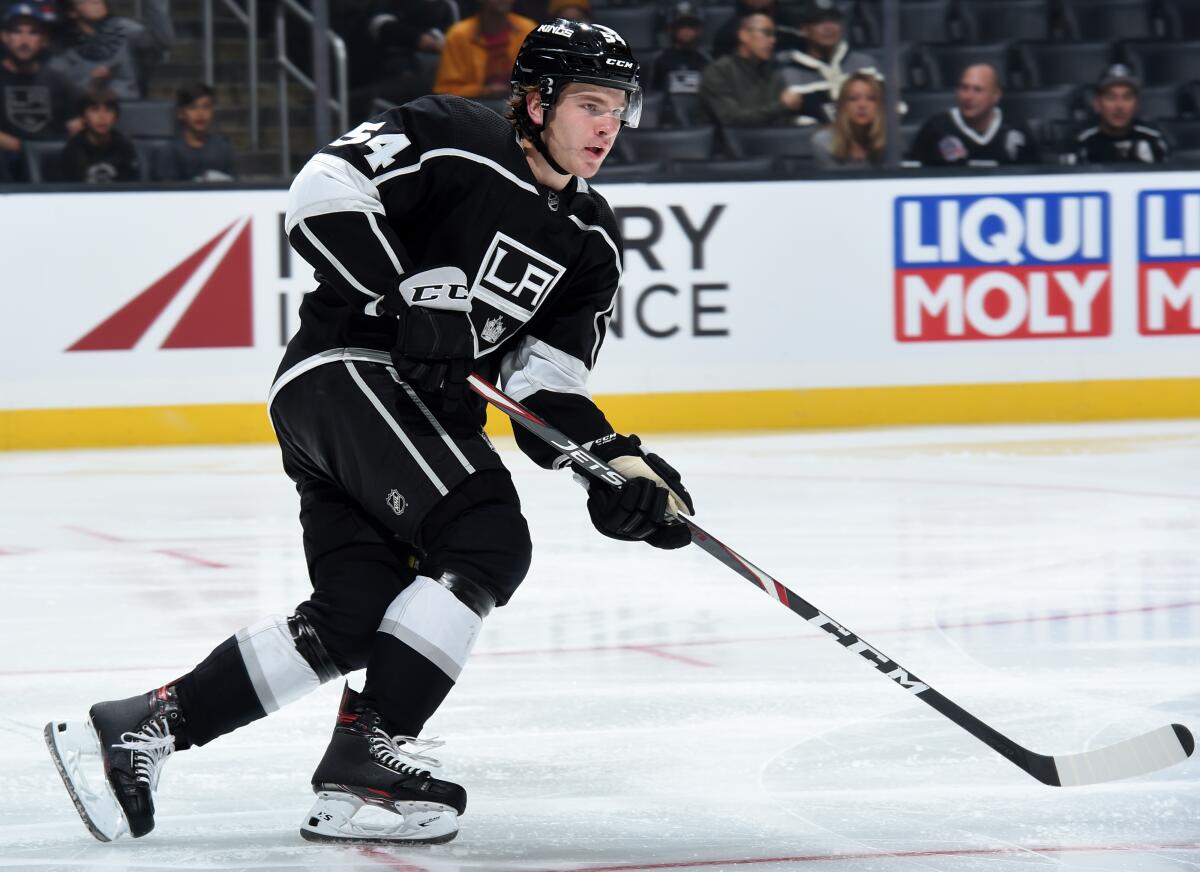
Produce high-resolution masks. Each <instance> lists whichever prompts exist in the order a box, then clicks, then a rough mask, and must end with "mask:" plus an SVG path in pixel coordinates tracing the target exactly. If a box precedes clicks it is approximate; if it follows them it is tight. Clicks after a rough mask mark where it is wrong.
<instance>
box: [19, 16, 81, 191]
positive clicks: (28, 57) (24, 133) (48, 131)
mask: <svg viewBox="0 0 1200 872" xmlns="http://www.w3.org/2000/svg"><path fill="white" fill-rule="evenodd" d="M47 23H48V22H47V17H46V13H45V11H44V10H43V8H42V7H41V6H40V5H38V4H34V3H12V4H9V6H8V7H7V9H6V10H5V14H4V29H3V32H2V33H0V39H2V40H3V42H4V48H5V57H4V60H2V61H0V157H2V159H3V160H4V162H5V164H6V167H7V169H8V170H9V173H10V175H12V177H13V178H15V179H23V178H24V177H25V172H24V165H23V163H22V161H21V151H22V147H23V145H24V143H25V142H26V141H28V140H44V139H66V137H67V135H68V134H70V133H75V132H76V131H78V130H79V128H80V126H81V122H80V121H79V119H78V118H72V117H71V116H72V108H73V107H74V104H75V95H74V92H73V90H72V88H71V86H70V84H69V83H68V82H67V80H66V79H64V78H63V77H62V76H60V75H58V74H57V73H53V72H51V71H50V70H48V69H46V68H45V66H44V65H43V64H42V53H43V52H44V50H45V48H46V44H47V41H48V39H49V34H48V33H47Z"/></svg>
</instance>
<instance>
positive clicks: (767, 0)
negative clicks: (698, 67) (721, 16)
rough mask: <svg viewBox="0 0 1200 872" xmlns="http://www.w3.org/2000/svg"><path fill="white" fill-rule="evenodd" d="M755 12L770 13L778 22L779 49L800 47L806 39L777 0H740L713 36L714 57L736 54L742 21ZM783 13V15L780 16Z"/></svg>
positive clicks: (777, 41)
mask: <svg viewBox="0 0 1200 872" xmlns="http://www.w3.org/2000/svg"><path fill="white" fill-rule="evenodd" d="M755 12H758V13H762V14H763V15H769V16H770V17H771V20H772V21H774V22H775V24H776V33H775V48H776V49H777V50H778V51H791V50H792V49H796V48H800V47H801V46H802V45H803V44H804V41H803V39H802V37H801V35H800V31H799V29H797V28H796V27H793V26H792V20H791V18H790V17H789V16H788V15H786V14H782V13H781V12H780V9H779V5H778V3H776V2H775V0H738V2H737V6H736V7H735V8H734V10H733V15H732V16H731V17H730V18H729V19H728V20H727V21H725V22H724V23H723V24H722V25H721V26H720V27H718V28H717V32H716V34H715V35H714V36H713V52H712V54H713V57H714V58H721V57H725V56H726V55H731V54H734V53H735V52H736V51H737V47H738V30H739V29H740V28H741V21H742V19H743V18H745V17H746V16H747V15H751V14H753V13H755ZM781 14H782V17H780V16H781Z"/></svg>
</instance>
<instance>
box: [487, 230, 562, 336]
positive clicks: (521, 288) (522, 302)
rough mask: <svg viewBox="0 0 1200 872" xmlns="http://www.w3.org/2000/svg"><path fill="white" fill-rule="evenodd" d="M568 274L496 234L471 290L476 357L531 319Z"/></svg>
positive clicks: (542, 255)
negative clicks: (559, 281)
mask: <svg viewBox="0 0 1200 872" xmlns="http://www.w3.org/2000/svg"><path fill="white" fill-rule="evenodd" d="M566 271H567V268H566V267H564V266H563V265H562V264H560V263H556V262H555V261H553V260H551V259H550V258H549V257H547V256H546V255H544V254H542V253H541V252H538V251H534V250H533V249H532V248H530V247H529V246H527V245H524V244H522V243H520V242H518V241H517V240H515V239H513V238H512V237H511V236H508V235H507V234H505V233H500V232H497V233H496V235H495V236H493V237H492V242H491V244H490V245H489V246H488V249H487V253H486V254H485V255H484V256H483V260H482V261H481V262H480V264H479V272H477V273H476V274H475V282H474V284H473V285H472V287H471V322H472V324H473V325H474V327H475V356H476V357H478V356H480V355H483V354H487V353H488V352H490V351H492V350H494V349H495V348H496V346H497V345H499V344H500V343H501V342H503V341H504V340H505V339H506V338H507V337H508V336H510V335H512V333H514V332H515V331H516V329H517V328H518V327H520V325H522V324H524V323H525V322H526V321H528V320H529V319H530V318H532V317H533V313H534V312H536V311H537V310H538V307H539V306H541V305H542V303H544V302H545V301H546V299H547V298H548V297H549V296H550V292H551V291H552V290H553V289H554V286H555V285H556V284H558V280H559V279H561V278H562V276H563V273H565V272H566Z"/></svg>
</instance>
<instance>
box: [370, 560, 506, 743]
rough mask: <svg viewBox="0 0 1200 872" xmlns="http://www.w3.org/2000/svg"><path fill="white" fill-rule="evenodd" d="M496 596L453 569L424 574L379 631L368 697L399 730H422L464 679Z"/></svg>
mask: <svg viewBox="0 0 1200 872" xmlns="http://www.w3.org/2000/svg"><path fill="white" fill-rule="evenodd" d="M494 602H495V600H494V599H493V598H492V596H491V594H489V593H488V592H487V591H486V590H485V589H484V588H483V587H481V586H480V585H478V584H475V583H474V582H472V581H470V580H468V579H465V578H463V577H462V576H459V575H455V574H453V573H449V572H447V573H444V574H443V575H442V576H441V577H440V578H438V579H433V578H429V577H428V576H418V577H417V579H416V581H414V582H413V583H412V584H411V585H409V586H408V587H407V588H405V589H404V591H402V592H401V593H400V595H399V596H397V597H396V598H395V599H394V600H393V601H392V604H391V605H390V606H388V610H387V613H386V614H385V615H384V617H383V622H382V623H381V624H380V625H379V632H378V633H376V634H375V642H374V646H373V648H372V649H371V659H370V662H369V663H368V664H367V681H366V686H365V687H364V688H363V694H362V695H363V698H364V699H365V700H366V701H367V702H368V703H369V704H370V705H371V706H372V707H374V708H375V710H376V711H378V712H379V713H380V714H381V715H382V716H383V717H384V718H385V719H386V720H387V721H388V722H389V723H390V726H391V728H392V729H395V730H396V731H397V733H398V734H400V735H406V736H417V735H420V732H421V730H422V728H423V727H424V726H425V721H427V720H428V719H429V717H430V716H431V715H432V714H433V713H434V712H435V711H437V708H438V706H440V705H441V704H442V701H443V700H445V698H446V695H447V694H449V693H450V689H451V688H452V687H454V682H455V681H457V680H458V676H459V674H460V673H461V672H462V669H463V666H464V665H465V664H466V662H467V658H468V657H469V656H470V654H471V649H472V648H474V647H475V640H476V639H477V638H478V637H479V630H480V628H481V627H482V625H483V618H484V616H485V615H487V614H488V612H490V611H491V609H492V606H493V604H494Z"/></svg>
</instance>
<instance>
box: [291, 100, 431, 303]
mask: <svg viewBox="0 0 1200 872" xmlns="http://www.w3.org/2000/svg"><path fill="white" fill-rule="evenodd" d="M453 138H454V129H453V125H452V124H451V121H450V115H449V113H448V111H447V110H446V107H445V106H444V105H442V104H441V103H440V102H438V100H436V99H431V98H423V99H421V100H416V101H414V102H412V103H409V104H407V105H405V106H402V107H399V108H396V109H390V110H388V111H387V112H384V113H383V114H381V115H377V116H376V117H375V118H373V119H372V120H370V121H366V122H363V123H362V124H360V125H359V126H358V127H356V128H354V129H353V130H351V131H349V132H347V133H346V134H345V135H343V136H341V137H340V138H338V139H336V140H334V141H333V142H331V143H330V144H329V145H327V146H325V147H324V148H323V149H321V150H320V151H319V152H317V154H315V155H313V157H312V158H311V159H310V160H309V162H308V163H307V164H305V165H304V168H303V169H302V170H301V171H300V173H299V174H298V175H297V176H296V178H295V180H294V181H293V182H292V186H291V189H290V190H289V191H288V206H287V215H286V219H285V227H286V229H287V234H288V239H289V241H290V242H291V244H292V247H293V248H295V249H296V251H297V252H298V253H299V254H300V255H301V256H302V257H303V258H304V259H305V260H307V261H308V262H309V263H310V264H312V266H313V267H314V269H316V271H317V276H318V278H319V279H320V280H321V281H323V282H325V283H327V284H329V285H331V286H332V287H334V288H335V289H336V290H337V291H338V292H339V294H340V295H341V296H342V297H343V298H344V299H345V300H346V302H347V303H348V304H350V305H351V306H352V307H354V308H356V309H359V310H361V311H363V312H366V313H367V314H372V315H373V314H377V310H378V303H379V300H380V299H381V298H382V297H383V296H384V295H385V294H389V292H391V293H392V294H395V295H396V297H397V298H398V297H399V295H398V293H397V291H396V289H397V288H398V287H399V283H400V277H401V276H402V275H404V274H405V273H406V272H408V271H409V270H411V269H412V266H413V263H412V259H411V258H410V257H409V254H408V252H407V251H406V250H405V247H404V245H403V243H402V242H401V241H400V239H399V238H398V237H397V235H396V233H395V231H394V230H393V229H392V228H393V225H400V224H403V223H405V222H406V221H407V220H408V219H410V218H411V217H412V216H415V215H417V214H418V213H419V212H420V211H421V209H422V207H423V206H424V205H425V204H427V203H428V202H429V200H430V198H431V196H432V193H431V192H432V191H433V190H434V189H435V185H436V180H435V178H434V175H435V172H436V170H435V169H434V168H433V167H425V166H423V164H422V161H421V155H422V154H423V153H425V152H427V151H430V150H432V149H435V148H438V147H444V146H450V145H452V143H453Z"/></svg>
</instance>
